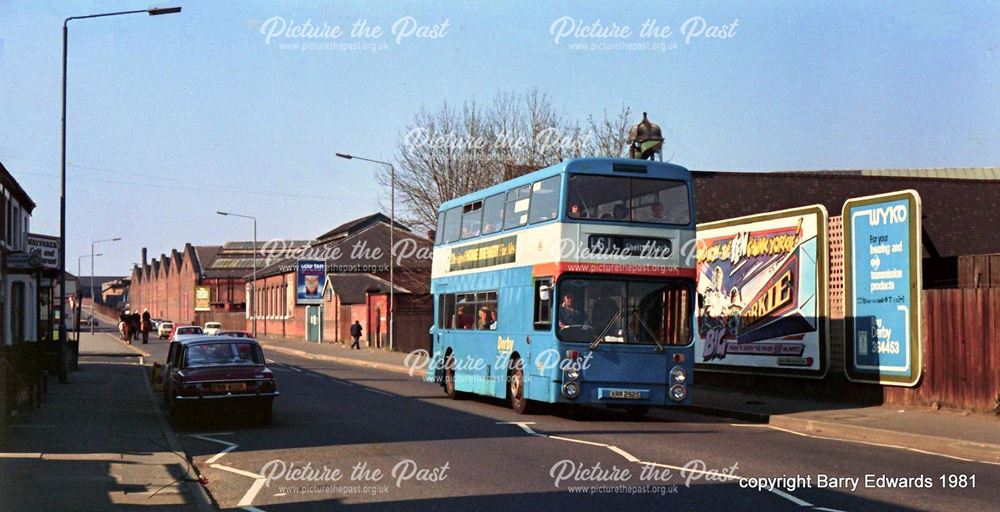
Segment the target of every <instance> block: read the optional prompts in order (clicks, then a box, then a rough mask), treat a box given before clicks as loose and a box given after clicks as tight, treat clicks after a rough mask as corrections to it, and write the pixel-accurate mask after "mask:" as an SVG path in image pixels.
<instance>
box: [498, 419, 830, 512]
mask: <svg viewBox="0 0 1000 512" xmlns="http://www.w3.org/2000/svg"><path fill="white" fill-rule="evenodd" d="M533 424H534V422H516V421H498V422H497V425H517V426H519V427H521V430H524V431H525V432H527V433H528V434H531V435H534V436H540V437H547V438H549V439H555V440H557V441H568V442H571V443H580V444H587V445H591V446H597V447H601V448H607V449H609V450H611V451H613V452H615V453H617V454H618V455H621V456H622V457H623V458H625V459H626V460H628V461H629V462H633V463H636V464H642V465H650V466H655V467H661V468H669V469H673V470H676V471H684V472H687V473H689V474H690V473H696V474H701V475H705V476H712V477H715V478H727V479H729V480H742V479H743V477H741V476H737V475H734V474H727V473H720V472H718V471H703V470H700V469H694V468H683V467H680V466H672V465H670V464H663V463H660V462H649V461H644V460H639V458H637V457H635V456H634V455H632V454H631V453H629V452H627V451H625V450H622V449H621V448H619V447H617V446H614V445H610V444H604V443H595V442H593V441H584V440H582V439H573V438H571V437H562V436H552V435H548V434H540V433H538V432H535V431H534V430H533V429H532V428H531V427H529V426H528V425H533ZM766 490H768V491H771V492H772V493H774V494H775V495H776V496H780V497H782V498H785V499H786V500H788V501H791V502H792V503H795V504H796V505H799V506H801V507H811V506H813V505H812V504H811V503H809V502H807V501H803V500H801V499H799V498H796V497H795V496H792V495H791V494H788V493H786V492H784V491H781V490H778V489H774V488H771V489H766Z"/></svg>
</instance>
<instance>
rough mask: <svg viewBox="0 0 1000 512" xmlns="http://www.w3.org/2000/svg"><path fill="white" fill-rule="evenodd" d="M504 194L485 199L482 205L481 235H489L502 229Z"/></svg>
mask: <svg viewBox="0 0 1000 512" xmlns="http://www.w3.org/2000/svg"><path fill="white" fill-rule="evenodd" d="M503 205H504V194H503V193H500V194H496V195H493V196H490V197H487V198H486V201H485V202H484V203H483V234H484V235H489V234H490V233H496V232H498V231H500V230H501V229H503Z"/></svg>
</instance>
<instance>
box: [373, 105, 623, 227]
mask: <svg viewBox="0 0 1000 512" xmlns="http://www.w3.org/2000/svg"><path fill="white" fill-rule="evenodd" d="M630 113H631V111H630V109H629V108H627V107H625V106H622V109H621V111H620V112H618V113H617V114H614V115H612V116H610V117H609V116H608V112H607V111H605V112H604V118H603V120H601V121H595V119H594V117H593V116H589V117H588V118H587V125H586V127H583V126H581V125H580V123H578V122H571V121H569V120H568V119H567V118H566V116H565V115H564V114H562V113H561V112H559V111H558V110H556V108H555V107H554V106H553V104H552V102H551V100H550V98H549V97H548V95H547V94H545V93H542V92H539V91H538V90H537V89H530V90H528V91H526V92H525V93H522V94H517V93H510V92H507V93H498V94H497V95H496V96H494V98H493V101H492V103H491V104H490V105H489V106H488V107H485V108H484V107H482V106H481V105H480V104H478V103H476V102H475V101H469V102H465V103H463V104H462V106H461V108H456V107H454V106H452V105H450V104H448V103H445V104H443V105H442V106H441V107H440V108H439V109H437V110H436V111H433V112H431V111H428V110H427V109H425V108H421V110H420V111H419V112H417V113H416V115H414V118H413V121H412V122H411V123H410V124H409V125H408V126H407V127H406V129H405V131H404V132H403V133H402V134H401V137H400V140H399V142H398V144H397V146H396V151H397V154H396V162H397V165H396V193H397V194H398V197H399V198H400V202H401V204H402V209H401V211H400V212H399V214H398V215H399V217H400V219H401V220H402V221H403V222H406V223H409V224H411V225H413V226H414V227H422V228H425V229H426V228H433V227H434V225H435V223H436V221H437V210H438V207H439V206H440V205H441V203H443V202H445V201H447V200H449V199H452V198H455V197H459V196H462V195H465V194H468V193H471V192H474V191H476V190H479V189H482V188H485V187H488V186H490V185H494V184H496V183H499V182H501V181H504V180H508V179H511V178H514V177H516V176H519V175H521V174H524V173H526V172H530V171H532V170H535V169H538V168H541V167H544V166H547V165H552V164H554V163H558V162H559V161H561V160H564V159H567V158H576V157H581V156H616V157H617V156H622V155H623V154H624V152H625V148H626V144H625V141H626V139H627V136H628V120H629V119H628V118H629V117H630ZM377 176H378V180H379V182H380V183H381V184H382V185H383V186H388V185H389V169H387V168H384V169H380V170H379V172H378V174H377Z"/></svg>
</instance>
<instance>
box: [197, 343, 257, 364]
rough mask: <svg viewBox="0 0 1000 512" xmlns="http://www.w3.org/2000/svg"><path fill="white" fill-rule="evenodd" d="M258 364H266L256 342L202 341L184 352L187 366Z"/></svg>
mask: <svg viewBox="0 0 1000 512" xmlns="http://www.w3.org/2000/svg"><path fill="white" fill-rule="evenodd" d="M256 364H264V358H263V356H262V355H261V352H260V349H258V348H257V345H256V344H254V343H240V342H228V343H201V344H198V345H191V346H189V347H188V348H187V350H186V351H185V352H184V366H185V367H198V366H218V365H256Z"/></svg>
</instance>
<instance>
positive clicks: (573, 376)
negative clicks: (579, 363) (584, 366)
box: [566, 368, 580, 380]
mask: <svg viewBox="0 0 1000 512" xmlns="http://www.w3.org/2000/svg"><path fill="white" fill-rule="evenodd" d="M579 379H580V370H578V369H576V368H574V369H572V370H566V380H579Z"/></svg>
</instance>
